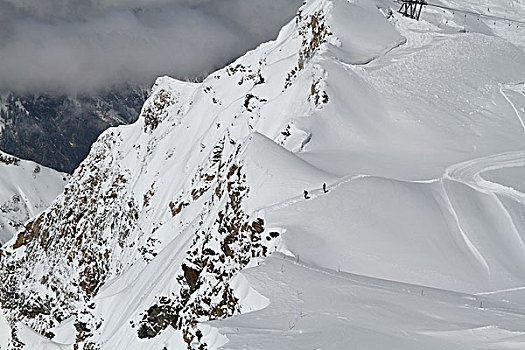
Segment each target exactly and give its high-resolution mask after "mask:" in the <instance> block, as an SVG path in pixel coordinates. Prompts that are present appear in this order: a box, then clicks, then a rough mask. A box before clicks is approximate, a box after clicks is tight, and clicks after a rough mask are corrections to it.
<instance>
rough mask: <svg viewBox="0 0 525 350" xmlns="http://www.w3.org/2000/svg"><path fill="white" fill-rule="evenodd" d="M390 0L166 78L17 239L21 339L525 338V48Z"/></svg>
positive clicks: (129, 343) (398, 343) (314, 14)
mask: <svg viewBox="0 0 525 350" xmlns="http://www.w3.org/2000/svg"><path fill="white" fill-rule="evenodd" d="M492 1H493V2H494V3H496V0H492ZM469 4H470V5H469V6H474V5H476V4H474V3H473V2H472V3H471V2H469ZM501 4H503V2H502V3H501ZM514 4H516V6H517V4H520V3H519V2H514ZM392 6H394V5H393V4H392V3H390V2H387V1H378V2H370V1H365V0H356V1H352V2H349V1H346V0H310V1H308V2H307V3H306V4H305V5H304V6H303V7H302V8H301V10H300V11H299V13H298V15H297V17H296V19H295V20H293V21H292V22H290V23H289V24H288V25H286V26H285V27H284V28H283V29H282V30H281V32H280V34H279V37H278V38H277V39H276V40H275V41H273V42H269V43H265V44H262V45H261V46H259V47H258V48H257V49H255V50H254V51H251V52H248V53H247V54H246V55H245V56H243V57H241V58H239V59H238V60H237V61H235V62H233V63H232V64H231V65H229V66H228V67H225V68H224V69H221V70H219V71H217V72H215V73H213V74H211V75H210V76H209V77H208V78H206V79H205V80H204V81H203V82H202V83H199V84H195V83H187V82H181V81H177V80H175V79H171V78H169V77H162V78H159V79H158V80H157V82H156V84H155V86H154V87H153V89H152V94H151V96H150V98H149V99H148V101H146V103H145V105H144V107H143V110H142V113H141V118H140V119H139V121H138V122H137V123H135V124H133V125H129V126H121V127H118V128H113V129H110V130H108V131H107V132H105V133H104V134H103V135H102V136H101V137H100V138H99V140H98V141H97V142H96V143H95V144H94V146H93V148H92V151H91V153H90V155H89V156H88V158H87V159H86V160H85V161H84V162H83V163H82V165H81V166H80V168H79V169H77V171H76V172H75V174H74V175H73V176H72V179H71V181H70V183H69V184H68V186H67V187H66V189H65V191H64V194H63V195H62V196H60V197H59V198H58V199H57V200H56V201H55V202H54V203H53V205H52V206H51V208H50V209H48V210H47V211H46V212H44V213H43V214H42V215H40V216H39V217H38V218H37V219H35V221H34V222H31V223H30V224H29V225H28V227H27V229H26V231H24V232H22V233H21V234H22V236H21V237H22V238H24V239H23V240H21V241H22V243H21V244H14V242H13V241H11V242H10V243H9V244H7V248H6V249H5V252H7V253H9V256H8V258H6V259H5V260H2V261H0V270H1V272H2V274H4V276H5V280H6V281H8V284H3V285H1V287H3V289H2V292H3V293H4V294H3V296H5V299H4V300H7V301H8V303H5V304H4V303H3V308H4V310H3V315H2V318H0V322H2V323H0V324H6V323H8V324H9V326H10V327H13V328H14V329H15V332H14V334H16V336H17V337H18V339H19V341H20V342H22V343H24V344H25V347H24V345H17V346H18V348H25V349H33V348H42V349H73V348H74V346H75V344H76V346H84V347H85V348H87V347H90V346H96V347H97V348H100V349H101V350H106V349H108V350H109V349H111V350H114V349H126V350H134V349H137V350H139V349H144V348H151V349H157V348H159V349H163V348H165V349H169V350H172V349H186V348H189V349H197V348H199V347H204V348H208V349H245V348H248V349H345V348H358V349H384V348H389V349H399V350H406V349H422V348H425V349H458V350H459V349H520V348H523V347H524V346H525V337H524V333H523V332H524V326H525V269H523V266H525V244H524V240H525V222H524V220H523V214H522V213H523V210H524V209H525V208H524V204H525V203H524V202H523V200H524V193H525V192H523V191H525V186H524V185H523V181H522V178H523V177H522V175H524V174H525V128H524V126H523V125H524V119H523V118H524V117H525V116H524V111H525V98H524V97H525V95H524V89H523V82H524V81H525V52H524V51H523V50H522V48H520V47H518V46H517V45H516V44H515V43H514V41H513V40H511V39H510V38H508V37H505V36H503V35H500V33H499V32H498V31H496V30H493V29H491V28H490V26H488V25H487V24H486V23H482V22H478V21H477V20H474V21H469V20H466V21H465V22H464V23H462V18H460V17H457V16H456V15H455V14H450V13H446V12H443V11H432V10H428V11H427V10H425V13H424V16H423V17H422V21H419V22H417V21H413V20H410V19H407V18H404V17H401V16H400V15H399V14H397V13H395V12H393V11H392ZM396 6H397V5H396ZM495 8H496V7H495ZM499 9H503V6H501V7H500V8H499ZM36 220H38V221H36ZM35 227H36V229H35ZM28 252H30V253H31V255H30V256H29V255H28ZM89 257H96V258H94V259H90V258H89ZM14 291H16V292H14ZM35 305H36V307H35ZM42 309H44V310H47V311H48V312H41V310H42ZM34 315H37V316H34ZM56 315H60V317H56ZM49 332H51V333H52V334H53V336H50V333H49ZM45 335H47V337H46V336H45ZM9 337H10V335H9V334H8V333H6V332H4V333H0V344H1V345H3V346H4V347H5V346H8V345H7V344H10V345H11V344H13V343H14V342H13V340H12V339H11V340H10V339H8V338H9ZM9 342H11V343H9ZM79 344H80V345H79Z"/></svg>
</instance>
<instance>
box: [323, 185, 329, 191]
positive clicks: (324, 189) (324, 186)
mask: <svg viewBox="0 0 525 350" xmlns="http://www.w3.org/2000/svg"><path fill="white" fill-rule="evenodd" d="M323 192H324V193H328V190H327V189H326V184H323Z"/></svg>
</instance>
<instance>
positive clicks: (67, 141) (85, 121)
mask: <svg viewBox="0 0 525 350" xmlns="http://www.w3.org/2000/svg"><path fill="white" fill-rule="evenodd" d="M146 97H147V90H145V89H143V88H140V87H136V88H122V89H119V90H116V91H110V92H105V93H98V94H94V95H87V94H86V95H79V96H76V97H69V96H65V95H59V96H55V95H18V94H13V93H9V94H6V95H4V96H2V97H0V149H2V150H4V151H6V152H8V153H10V154H13V155H15V156H17V157H20V158H24V159H30V160H33V161H36V162H37V163H40V164H42V165H45V166H48V167H51V168H54V169H57V170H59V171H65V172H69V173H72V172H73V170H75V169H76V167H77V166H78V164H79V163H80V162H81V161H82V160H83V159H84V158H85V157H86V155H87V154H88V152H89V149H90V147H91V145H92V144H93V142H94V141H95V140H96V138H97V137H98V135H100V133H101V132H102V131H104V130H106V129H107V128H108V127H110V126H117V125H121V124H129V123H132V122H134V121H135V120H137V118H138V115H139V113H140V109H141V107H142V104H143V103H144V101H145V99H146Z"/></svg>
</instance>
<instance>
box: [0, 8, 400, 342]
mask: <svg viewBox="0 0 525 350" xmlns="http://www.w3.org/2000/svg"><path fill="white" fill-rule="evenodd" d="M336 5H337V6H338V7H337V6H336ZM344 6H348V3H347V2H346V1H343V0H337V1H334V2H331V1H319V0H315V1H314V0H312V1H310V2H309V3H307V4H306V5H305V6H303V8H302V9H301V11H300V15H299V16H298V17H297V20H296V21H293V22H291V23H290V24H289V25H287V26H286V27H285V28H283V30H282V31H281V34H280V36H279V38H278V39H277V41H275V42H271V43H267V44H263V45H261V46H260V47H259V48H257V49H256V50H254V51H252V52H249V53H248V54H247V55H245V56H244V57H242V58H240V59H239V60H237V61H236V62H234V63H232V64H231V65H230V66H228V67H226V68H224V69H222V70H219V71H217V72H216V73H214V74H212V75H210V76H209V77H208V78H207V79H205V80H204V81H203V82H202V83H201V84H192V83H185V82H180V81H177V80H174V79H171V78H160V79H158V80H157V82H156V84H155V86H154V88H153V91H152V94H151V96H150V97H149V98H148V100H147V101H146V103H145V104H144V106H143V108H142V112H141V117H140V118H139V121H138V122H137V123H135V124H133V125H131V126H125V127H119V128H114V129H110V130H108V131H106V132H105V133H104V134H103V135H102V136H101V137H100V138H99V139H98V141H97V142H96V143H95V144H94V146H93V148H92V150H91V152H90V154H89V155H88V157H87V158H86V160H85V161H84V162H83V163H82V164H81V165H80V167H79V168H78V169H77V170H76V171H75V173H74V174H73V176H72V178H71V180H70V183H69V185H68V186H67V187H66V189H65V190H64V193H63V195H61V197H60V198H59V199H58V200H57V201H56V202H55V203H54V204H53V205H52V207H51V208H50V209H49V210H47V211H46V212H44V213H43V214H42V215H40V216H39V217H37V218H35V219H34V220H33V221H31V222H30V223H28V224H27V226H26V228H25V230H23V231H22V232H20V233H19V234H18V236H17V239H16V241H15V242H12V244H11V245H10V246H8V247H6V248H5V249H4V250H3V251H2V255H1V262H0V269H1V273H2V276H3V283H2V285H1V286H0V288H1V289H0V292H1V300H2V301H3V302H2V307H3V308H4V312H5V314H6V317H7V319H8V321H9V322H10V324H11V325H12V326H13V335H12V339H13V340H12V342H13V344H14V346H15V347H21V346H22V345H21V344H22V343H23V342H24V341H25V340H24V337H23V336H21V335H20V334H19V333H17V330H18V331H19V330H20V329H22V328H23V327H24V326H23V325H21V323H23V324H25V325H28V326H30V327H31V328H32V329H34V330H36V331H37V332H39V333H40V334H42V335H44V336H47V337H48V338H51V339H53V338H54V337H55V336H60V334H61V333H62V331H61V327H65V326H63V325H64V324H65V323H66V321H67V320H71V318H73V320H74V328H75V336H74V338H68V339H64V338H60V339H61V342H62V343H64V342H65V343H68V344H75V348H84V349H94V348H101V349H118V348H122V345H121V344H122V339H126V344H127V345H126V348H127V349H142V348H144V346H148V347H150V348H156V347H158V348H162V346H165V345H164V344H167V343H166V342H167V340H166V339H178V340H180V342H182V344H184V345H185V346H187V347H188V348H199V349H202V348H206V347H207V344H206V342H205V341H204V340H203V335H202V332H201V330H200V329H199V322H202V321H207V320H213V319H219V318H224V317H228V316H231V315H235V314H237V313H239V312H240V310H241V308H240V304H239V297H238V296H237V295H236V294H235V290H234V288H233V287H232V286H231V279H232V277H233V276H234V275H235V274H236V273H237V272H239V271H240V270H242V269H243V268H245V267H246V266H249V265H253V264H256V263H257V262H258V261H260V258H263V257H265V256H267V255H268V254H270V253H272V252H273V251H274V250H275V249H276V248H277V247H278V245H279V242H280V234H279V232H277V231H275V230H272V228H268V227H266V224H265V219H264V210H262V209H261V208H264V206H268V205H270V204H275V203H278V202H280V201H282V200H284V199H286V198H289V197H294V196H296V195H302V192H303V189H304V187H303V186H310V187H314V186H317V187H319V186H321V184H322V181H326V180H331V179H332V180H333V179H334V177H333V176H332V175H330V174H327V173H324V172H322V171H321V170H319V169H315V168H313V167H311V166H309V165H308V164H307V163H306V162H304V161H303V160H301V159H299V158H298V157H297V156H296V155H295V154H293V153H292V152H291V151H295V152H301V151H302V150H303V149H304V148H305V147H306V146H307V145H308V143H309V142H310V140H311V138H312V135H311V134H309V132H308V131H307V129H303V128H301V127H299V126H297V125H298V124H300V123H299V122H298V121H300V120H307V119H309V118H315V117H314V116H315V114H316V113H319V112H321V111H322V110H323V109H324V108H326V107H327V106H329V105H330V101H331V99H330V96H329V92H327V90H326V83H325V80H326V76H327V74H326V71H325V70H324V68H323V66H322V64H321V63H322V62H323V60H324V59H325V58H323V57H322V55H321V53H323V52H326V47H327V45H335V46H337V45H339V46H340V45H341V42H340V41H338V40H337V38H336V36H335V34H333V33H332V30H331V29H330V22H329V18H331V16H332V14H331V13H330V11H334V12H337V11H339V10H340V9H341V8H344ZM334 7H336V8H335V9H333V8H334ZM366 11H371V13H372V15H373V16H378V17H381V14H379V12H377V11H376V9H375V8H371V9H370V8H367V9H366ZM376 12H377V13H376ZM381 18H382V17H381ZM385 23H387V24H386V26H387V28H390V27H389V25H388V22H386V21H385ZM388 30H391V31H392V32H394V31H393V29H388ZM392 38H394V39H395V40H390V39H392ZM390 39H388V40H385V42H380V43H378V44H377V45H376V46H378V47H379V48H380V49H381V50H384V49H385V48H388V47H393V46H395V45H396V44H398V42H399V41H400V40H401V38H400V37H399V36H398V35H394V34H391V38H390ZM396 40H397V41H396ZM263 135H264V136H263ZM272 157H274V158H275V159H285V161H286V162H290V163H293V164H298V169H300V171H298V172H297V173H295V174H293V176H297V178H301V181H299V182H298V184H294V185H290V186H287V187H285V188H279V186H278V185H277V184H276V183H274V185H273V186H274V187H272V188H274V190H273V192H272V191H268V189H267V187H265V186H266V185H267V184H268V183H272V181H273V182H277V183H278V182H279V181H281V179H280V178H279V177H278V176H277V175H276V176H273V175H271V172H272V171H275V170H271V169H270V166H271V164H267V163H266V162H267V161H268V159H272ZM281 173H282V172H281V171H276V174H281ZM286 175H288V174H286ZM281 176H282V175H281ZM290 176H292V175H290ZM282 180H283V181H284V180H285V178H284V177H283V178H282ZM275 188H279V189H278V191H275ZM265 192H268V193H265ZM174 329H175V330H176V331H174ZM57 334H58V335H57ZM180 342H179V343H180Z"/></svg>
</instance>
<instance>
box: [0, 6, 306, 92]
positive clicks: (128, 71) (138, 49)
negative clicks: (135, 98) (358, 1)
mask: <svg viewBox="0 0 525 350" xmlns="http://www.w3.org/2000/svg"><path fill="white" fill-rule="evenodd" d="M300 3H301V1H298V0H278V1H275V0H209V1H189V0H188V1H184V0H182V1H181V0H173V1H169V0H150V1H148V2H147V5H144V4H143V1H141V0H0V90H3V91H6V90H11V91H15V92H19V93H20V92H30V93H37V92H46V93H79V92H93V91H97V90H101V89H106V88H110V87H113V86H118V85H120V84H126V83H127V84H149V83H151V82H152V81H153V80H154V79H155V77H156V76H159V75H165V74H168V75H172V76H175V77H178V78H193V77H202V76H204V75H205V74H207V73H209V72H211V71H213V70H214V69H217V68H220V67H222V66H223V65H225V64H227V63H228V62H230V61H231V60H232V59H234V58H235V57H237V56H239V55H242V54H243V53H244V52H245V51H246V50H249V49H251V48H254V47H255V46H257V45H258V44H259V43H261V42H264V41H267V40H270V39H272V38H274V37H275V36H276V35H277V33H278V31H279V29H280V28H281V26H282V25H284V24H285V23H286V22H287V21H288V20H290V19H291V18H292V17H293V15H294V14H295V12H296V10H297V8H298V7H299V5H300Z"/></svg>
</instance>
